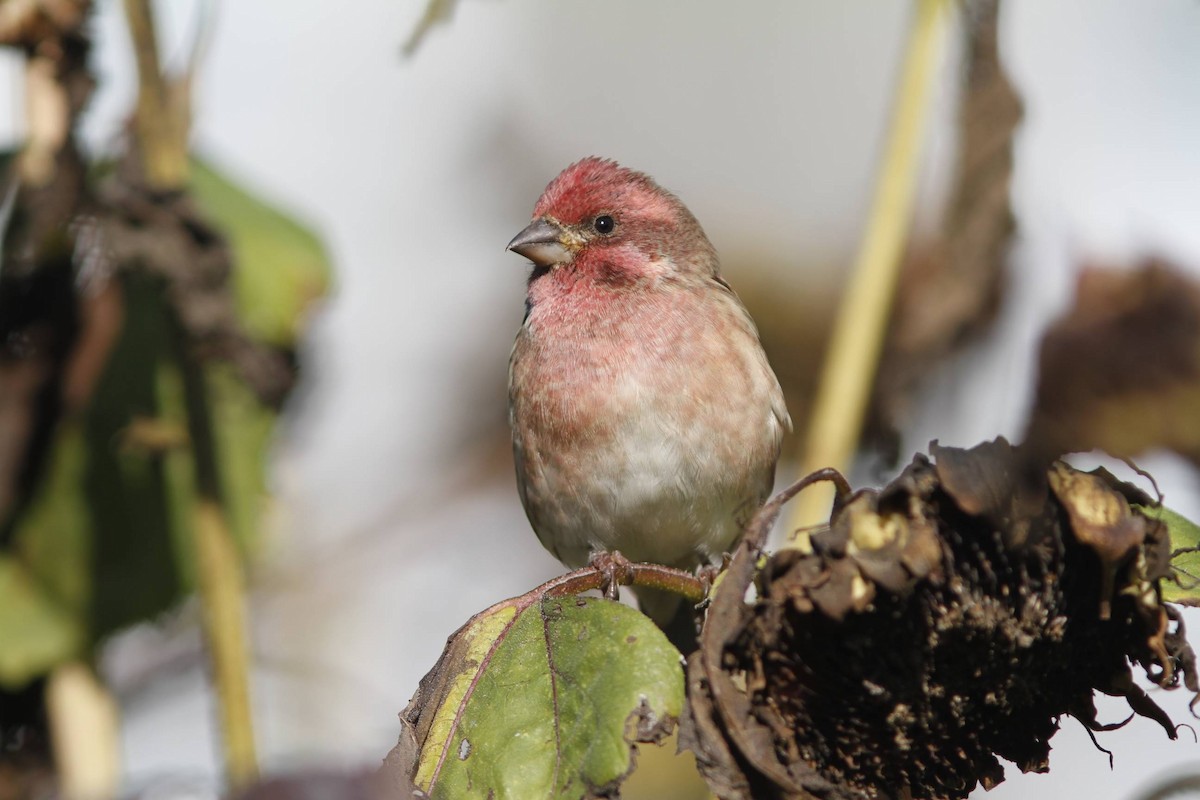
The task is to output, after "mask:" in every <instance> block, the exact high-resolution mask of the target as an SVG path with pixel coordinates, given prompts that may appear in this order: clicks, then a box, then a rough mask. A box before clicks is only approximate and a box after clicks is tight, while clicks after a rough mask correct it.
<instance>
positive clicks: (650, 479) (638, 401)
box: [511, 274, 780, 565]
mask: <svg viewBox="0 0 1200 800" xmlns="http://www.w3.org/2000/svg"><path fill="white" fill-rule="evenodd" d="M548 278H557V279H558V281H559V282H557V283H547V284H546V285H545V286H542V287H539V286H538V284H539V283H542V282H543V281H546V280H547V279H548ZM530 297H531V300H532V301H533V303H532V309H531V313H530V317H529V319H528V320H527V324H526V327H525V328H524V329H523V330H522V332H521V334H520V336H519V337H518V341H517V344H516V346H515V348H514V353H513V363H512V397H511V399H512V414H513V428H514V445H515V447H514V449H515V452H516V456H517V459H518V464H517V470H518V475H519V476H520V480H521V483H522V494H523V499H524V501H525V505H526V510H527V511H528V512H529V516H530V520H531V522H532V523H533V525H534V528H535V529H536V530H537V531H538V534H539V536H540V537H541V538H542V541H543V542H544V543H546V545H547V547H549V548H550V549H551V550H552V552H555V555H557V556H558V557H559V558H560V559H562V560H564V561H566V562H567V563H581V562H582V561H584V560H586V558H587V556H588V553H589V552H590V551H592V550H595V549H620V550H621V551H622V552H624V553H625V554H626V555H628V556H629V557H631V558H634V559H637V560H649V561H656V562H659V563H666V564H681V565H689V564H692V565H694V564H695V563H698V562H699V561H702V560H704V559H705V558H707V557H709V556H711V555H716V554H719V553H720V552H722V551H723V550H724V549H725V548H726V547H728V546H729V545H730V544H731V543H732V541H733V540H734V538H735V537H736V536H737V534H738V531H739V525H740V522H741V521H742V520H740V519H738V514H739V509H741V508H742V507H745V506H754V505H756V504H757V503H760V502H761V501H762V499H763V497H764V495H765V493H766V492H767V491H768V490H769V486H770V482H771V477H772V474H773V469H774V463H775V459H776V458H777V456H778V438H779V434H780V431H779V429H778V424H777V423H773V422H772V420H773V417H772V411H771V400H772V395H771V392H772V391H774V392H777V391H778V388H777V385H776V384H775V381H774V377H773V376H772V375H771V374H770V371H769V368H768V367H767V366H766V363H765V360H763V359H762V356H761V350H760V348H759V345H758V342H757V337H756V336H755V334H754V333H753V329H752V328H751V327H750V326H749V322H748V319H747V318H746V317H745V314H744V311H743V310H742V309H741V307H740V305H739V304H738V303H737V301H736V300H735V299H733V298H732V296H727V295H725V294H724V293H723V292H722V291H721V290H720V289H718V288H717V286H716V284H715V283H711V284H708V285H705V284H703V283H696V284H681V285H675V284H671V283H667V284H662V285H656V286H653V287H645V286H642V287H638V288H637V289H634V290H629V289H628V288H623V287H617V286H612V285H605V284H603V283H599V282H597V281H594V280H579V279H578V276H576V279H575V280H572V276H570V275H569V274H565V275H562V276H555V275H553V274H549V275H545V276H542V277H541V278H539V279H538V280H537V281H535V282H534V284H533V285H532V286H531V287H530ZM773 424H774V425H775V427H774V429H773V428H772V425H773Z"/></svg>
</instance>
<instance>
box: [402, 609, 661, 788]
mask: <svg viewBox="0 0 1200 800" xmlns="http://www.w3.org/2000/svg"><path fill="white" fill-rule="evenodd" d="M682 710H683V670H682V665H681V659H680V656H679V652H678V651H677V650H676V649H675V648H674V647H672V646H671V644H670V643H669V642H668V641H667V639H666V637H665V636H664V635H663V633H662V632H661V631H660V630H658V628H657V627H655V625H654V624H653V623H652V622H651V621H650V620H649V619H648V618H647V617H645V616H644V615H642V614H640V613H638V612H636V611H634V610H633V609H630V608H628V607H626V606H623V605H620V604H619V603H613V602H609V601H605V600H600V599H596V598H582V597H579V598H577V597H542V598H537V597H531V596H530V595H526V596H524V597H522V598H517V599H516V600H511V601H507V602H505V603H501V604H498V605H497V606H493V607H492V608H491V609H488V610H487V611H485V612H483V613H482V614H480V615H478V616H477V617H476V618H475V619H473V620H472V621H471V622H470V623H468V624H467V625H466V626H465V627H463V628H462V629H461V630H460V631H459V632H458V633H457V634H455V635H454V636H453V637H451V639H450V642H449V643H448V644H447V647H446V651H445V652H444V653H443V655H442V658H441V660H440V661H439V662H438V664H437V666H436V667H434V669H433V670H432V671H431V672H430V673H429V675H427V676H426V678H425V679H424V680H423V681H422V682H421V688H420V690H419V691H418V693H417V696H416V697H415V698H414V699H413V702H412V703H410V705H409V707H408V708H407V709H406V710H405V712H404V714H403V715H402V718H403V719H404V720H405V723H406V735H409V736H411V737H412V741H413V744H414V748H415V752H414V753H413V754H412V758H413V761H414V763H413V765H412V766H411V770H412V772H413V773H415V782H416V785H417V788H419V789H421V790H422V791H425V792H428V793H429V794H430V795H431V796H432V797H434V798H474V797H478V798H488V797H496V798H500V797H520V798H531V799H532V798H581V797H591V796H595V795H598V794H602V793H605V792H610V791H611V790H613V789H614V788H615V787H616V786H617V785H619V783H620V782H621V781H622V780H623V779H624V778H625V776H626V775H627V774H628V773H629V772H630V771H631V770H632V768H633V752H634V745H635V743H637V742H658V741H659V740H661V739H662V738H663V737H665V736H666V735H667V734H668V733H670V731H671V730H672V729H673V728H674V725H675V720H676V719H677V718H678V716H679V714H680V713H681V712H682Z"/></svg>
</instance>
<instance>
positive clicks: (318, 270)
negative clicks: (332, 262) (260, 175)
mask: <svg viewBox="0 0 1200 800" xmlns="http://www.w3.org/2000/svg"><path fill="white" fill-rule="evenodd" d="M193 174H194V180H193V187H192V188H193V190H194V192H195V197H196V200H197V201H198V202H199V203H200V206H201V208H202V209H203V210H204V211H205V212H206V213H207V214H208V215H209V216H210V217H211V219H212V220H213V222H214V225H215V227H216V228H217V229H218V230H220V231H222V232H223V233H225V234H226V235H227V236H228V237H229V240H230V243H231V246H232V248H233V255H234V264H235V265H236V268H235V270H234V277H233V289H234V291H235V294H236V299H237V306H238V309H239V314H240V317H241V322H242V324H243V326H244V327H245V328H246V329H247V330H248V331H249V332H250V334H251V336H252V337H254V338H256V339H259V340H261V341H265V342H267V343H269V344H271V345H274V346H277V347H281V348H287V349H291V348H293V347H294V346H295V344H296V340H297V337H298V336H299V335H300V331H301V330H302V326H303V320H304V316H305V312H306V310H307V308H308V307H309V305H310V303H311V302H312V301H313V300H314V299H316V298H318V297H319V296H321V294H323V293H324V291H325V290H326V288H327V286H328V284H329V276H330V269H329V264H328V261H327V259H326V257H325V251H324V249H323V247H322V246H321V244H320V242H319V240H318V239H317V237H316V236H315V235H314V234H313V233H312V232H310V231H308V230H307V229H305V228H304V227H302V226H301V225H300V224H299V223H297V222H295V221H293V220H292V219H290V218H289V217H288V216H286V215H285V214H284V213H282V212H280V211H278V210H276V209H274V208H272V207H271V206H269V205H267V204H266V203H264V202H262V201H260V200H258V199H257V198H255V197H254V196H253V195H252V194H251V193H249V192H247V191H246V190H245V189H242V188H241V187H239V186H238V185H237V184H236V183H235V182H234V181H232V180H230V179H227V178H226V177H224V176H223V175H221V174H220V173H218V172H216V171H215V170H213V169H211V168H209V167H207V166H205V165H204V164H202V163H200V162H196V163H195V164H194V173H193ZM115 279H116V280H119V281H120V285H121V289H122V296H123V305H124V324H123V328H122V331H121V334H120V336H119V338H118V341H117V342H116V344H115V346H114V348H113V350H112V352H111V354H110V356H109V359H108V362H107V364H106V366H105V370H104V373H103V375H102V377H101V379H100V381H99V383H98V385H97V387H96V390H95V393H94V395H93V396H92V398H91V400H90V403H89V404H88V406H87V407H86V408H85V409H84V410H83V411H82V413H80V414H78V415H77V416H75V417H74V418H69V419H64V420H62V421H61V422H60V424H59V426H58V430H57V431H56V433H55V438H54V442H53V444H52V452H51V455H50V459H49V465H48V468H47V470H46V472H45V474H44V476H43V479H42V481H41V483H40V485H39V486H38V487H37V490H36V494H35V495H34V497H33V498H32V499H31V501H30V503H29V505H28V506H27V507H26V508H25V509H24V511H23V513H22V514H21V516H20V518H19V519H18V520H17V521H16V525H15V529H14V530H15V535H14V540H13V546H12V548H11V550H10V551H8V552H5V553H0V687H2V688H6V689H16V688H19V687H21V686H23V685H25V684H26V683H28V682H29V681H30V680H32V679H34V678H36V677H38V676H39V675H43V674H45V673H46V672H48V671H49V670H51V669H53V667H54V666H55V665H57V664H58V663H60V662H62V661H65V660H67V659H71V658H76V657H78V656H81V655H84V656H86V655H87V654H88V653H89V652H90V651H91V649H92V648H94V647H95V645H96V644H97V643H98V642H100V641H101V640H102V639H103V638H104V637H105V636H108V635H109V634H111V633H113V632H115V631H117V630H120V629H121V628H124V627H127V626H129V625H132V624H134V623H137V622H139V621H142V620H147V619H152V618H153V617H155V616H156V615H158V614H161V613H162V612H164V611H166V610H167V609H169V608H170V607H172V606H173V605H175V604H176V603H177V602H178V601H179V600H180V599H181V598H182V597H183V596H184V595H185V594H187V593H188V592H190V591H192V590H193V588H194V586H195V582H196V574H195V566H196V565H195V547H194V544H193V535H194V530H193V516H192V514H193V509H194V507H195V501H196V493H197V488H196V486H197V482H196V480H195V469H196V466H195V464H196V462H195V458H194V455H195V454H194V452H193V449H192V448H193V444H194V441H195V439H196V432H197V430H201V431H204V430H210V431H211V433H212V440H213V447H214V449H215V451H216V462H217V473H218V477H219V486H218V491H219V495H220V499H221V501H222V503H223V505H224V506H225V509H226V511H227V513H228V516H229V520H230V524H231V527H232V530H233V534H234V537H235V539H236V541H237V543H238V546H239V548H240V549H241V552H242V554H243V555H244V556H247V557H248V556H250V555H252V554H253V553H254V551H255V547H256V542H257V540H258V533H259V528H260V520H261V518H262V514H263V510H264V507H265V504H266V503H267V501H268V497H267V494H266V488H265V480H264V457H265V454H266V452H267V449H268V446H269V443H270V437H271V431H272V428H273V425H274V421H275V414H274V412H273V411H272V410H271V409H269V408H267V407H265V406H263V405H261V404H260V403H259V402H258V400H257V399H256V397H255V396H254V395H253V393H252V392H251V391H250V390H249V389H248V388H247V387H246V386H245V385H243V383H242V382H241V381H240V380H239V378H238V377H237V376H236V375H235V373H234V371H233V369H232V368H231V367H230V366H228V365H226V364H223V363H209V364H205V365H203V367H202V368H201V369H202V372H203V374H202V376H201V377H200V383H201V385H202V386H203V391H202V392H199V394H200V395H202V397H201V398H200V403H199V404H197V403H196V397H195V394H197V393H196V392H193V396H191V397H189V394H188V391H187V389H186V381H185V380H184V377H185V376H184V372H183V371H184V369H186V368H187V367H186V366H185V364H184V361H183V359H182V358H181V355H182V354H183V353H184V352H185V348H186V346H187V345H186V342H184V340H183V333H182V331H181V330H180V328H179V326H178V325H177V324H176V322H175V320H174V319H173V316H172V313H171V311H170V309H169V306H168V303H167V301H166V298H165V293H164V289H165V284H164V283H163V282H162V281H161V280H160V279H157V278H153V277H151V276H148V275H146V274H144V273H139V272H136V271H133V270H123V271H119V272H118V274H117V277H116V278H115ZM189 409H190V410H191V411H192V413H193V417H189ZM195 413H201V414H204V415H206V417H207V421H206V422H204V423H203V424H202V425H201V426H200V427H199V428H197V422H198V421H197V420H196V419H195V418H194V414H195Z"/></svg>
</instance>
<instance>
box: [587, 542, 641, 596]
mask: <svg viewBox="0 0 1200 800" xmlns="http://www.w3.org/2000/svg"><path fill="white" fill-rule="evenodd" d="M588 566H589V567H591V568H592V569H595V570H599V571H600V573H601V574H602V575H603V576H604V584H603V589H604V596H605V597H606V598H608V599H609V600H617V599H620V596H621V590H620V586H621V584H629V583H631V582H632V581H633V564H632V563H631V562H630V561H629V559H628V558H626V557H625V556H623V555H621V552H620V551H619V550H613V551H611V552H609V551H601V552H599V553H593V554H592V558H591V560H590V561H588Z"/></svg>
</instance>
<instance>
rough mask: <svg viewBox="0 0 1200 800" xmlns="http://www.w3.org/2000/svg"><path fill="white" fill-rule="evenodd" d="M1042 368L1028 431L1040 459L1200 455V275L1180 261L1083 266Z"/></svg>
mask: <svg viewBox="0 0 1200 800" xmlns="http://www.w3.org/2000/svg"><path fill="white" fill-rule="evenodd" d="M1038 374H1039V377H1038V390H1037V397H1036V400H1035V402H1034V409H1033V414H1032V416H1031V419H1030V423H1029V429H1028V431H1027V432H1026V441H1028V442H1029V443H1030V447H1031V448H1036V450H1035V451H1034V453H1033V454H1034V455H1035V456H1037V457H1040V458H1041V460H1042V461H1043V462H1048V461H1049V460H1051V459H1053V458H1055V457H1057V456H1058V455H1059V454H1061V453H1067V452H1077V451H1085V450H1092V449H1102V450H1105V451H1107V452H1108V453H1110V454H1112V455H1114V456H1118V457H1132V456H1135V455H1137V454H1138V453H1140V452H1142V451H1144V450H1148V449H1150V448H1153V447H1167V448H1170V449H1172V450H1174V451H1176V452H1177V453H1179V454H1180V455H1183V456H1184V457H1186V458H1189V459H1191V461H1192V462H1193V463H1196V464H1200V285H1197V283H1196V282H1195V281H1194V280H1191V279H1189V278H1187V277H1185V276H1184V275H1183V274H1181V272H1180V271H1179V270H1177V269H1175V268H1174V267H1172V266H1170V265H1168V264H1166V263H1165V262H1162V261H1157V260H1152V261H1149V262H1147V263H1145V264H1144V265H1142V267H1141V268H1139V269H1135V270H1107V269H1097V268H1090V269H1086V270H1084V271H1083V273H1082V274H1081V275H1080V278H1079V286H1078V289H1077V292H1076V299H1075V304H1074V306H1073V307H1072V308H1071V310H1070V311H1069V312H1068V313H1067V314H1066V315H1065V316H1064V317H1063V318H1061V319H1060V320H1058V321H1057V322H1056V323H1055V324H1054V325H1053V326H1051V328H1050V329H1049V330H1048V331H1047V332H1046V336H1045V338H1044V339H1043V340H1042V347H1041V354H1040V363H1039V369H1038Z"/></svg>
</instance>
